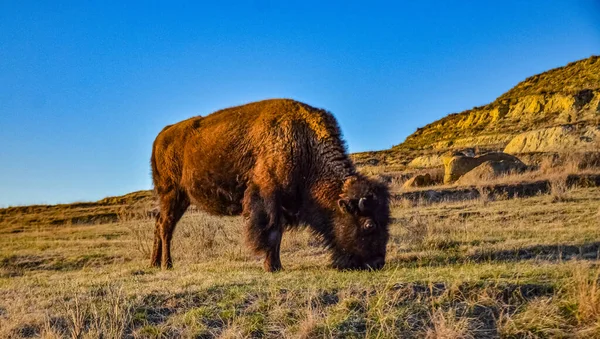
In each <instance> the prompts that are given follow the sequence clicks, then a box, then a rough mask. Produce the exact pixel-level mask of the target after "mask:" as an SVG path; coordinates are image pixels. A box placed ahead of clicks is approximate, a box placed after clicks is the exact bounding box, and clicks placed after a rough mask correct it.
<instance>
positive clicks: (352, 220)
mask: <svg viewBox="0 0 600 339" xmlns="http://www.w3.org/2000/svg"><path fill="white" fill-rule="evenodd" d="M337 205H338V206H337V207H338V208H337V210H336V213H335V217H334V226H333V233H334V234H333V239H332V242H331V245H332V246H331V248H332V250H333V254H332V259H333V266H334V267H336V268H338V269H380V268H382V267H383V265H384V264H385V252H386V245H387V241H388V237H389V235H388V223H389V219H390V209H389V192H388V189H387V186H385V185H384V184H382V183H380V182H377V181H373V180H370V179H367V178H365V177H363V176H353V177H350V178H349V179H347V180H346V181H345V183H344V187H343V190H342V194H341V195H340V199H339V200H338V201H337Z"/></svg>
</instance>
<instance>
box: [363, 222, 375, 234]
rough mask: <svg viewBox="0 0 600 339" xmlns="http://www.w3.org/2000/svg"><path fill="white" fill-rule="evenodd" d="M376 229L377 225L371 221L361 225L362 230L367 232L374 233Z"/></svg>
mask: <svg viewBox="0 0 600 339" xmlns="http://www.w3.org/2000/svg"><path fill="white" fill-rule="evenodd" d="M376 228H377V224H376V223H375V222H374V221H373V220H367V221H365V223H364V224H363V230H365V231H367V232H371V231H374V230H375V229H376Z"/></svg>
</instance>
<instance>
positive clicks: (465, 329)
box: [425, 308, 474, 339]
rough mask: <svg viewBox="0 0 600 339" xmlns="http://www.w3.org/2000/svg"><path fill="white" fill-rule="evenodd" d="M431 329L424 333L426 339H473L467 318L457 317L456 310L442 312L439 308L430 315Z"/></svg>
mask: <svg viewBox="0 0 600 339" xmlns="http://www.w3.org/2000/svg"><path fill="white" fill-rule="evenodd" d="M429 317H430V320H431V327H430V328H429V329H427V331H426V332H425V338H427V339H459V338H462V339H469V338H474V336H473V334H472V333H471V331H470V330H469V320H470V319H469V318H468V317H464V316H463V317H457V315H456V310H455V309H454V308H450V309H449V310H447V311H444V310H442V309H440V308H437V309H434V310H433V311H432V312H431V313H430V316H429Z"/></svg>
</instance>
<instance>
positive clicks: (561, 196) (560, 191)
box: [550, 178, 570, 202]
mask: <svg viewBox="0 0 600 339" xmlns="http://www.w3.org/2000/svg"><path fill="white" fill-rule="evenodd" d="M550 197H551V201H552V202H565V201H569V200H570V188H569V186H568V185H567V180H566V179H565V178H562V179H555V180H552V181H551V182H550Z"/></svg>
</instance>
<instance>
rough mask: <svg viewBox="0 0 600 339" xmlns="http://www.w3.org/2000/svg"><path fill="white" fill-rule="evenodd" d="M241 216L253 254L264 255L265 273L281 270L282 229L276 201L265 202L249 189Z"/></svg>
mask: <svg viewBox="0 0 600 339" xmlns="http://www.w3.org/2000/svg"><path fill="white" fill-rule="evenodd" d="M269 200H270V199H269ZM243 215H244V219H245V223H246V225H245V231H246V241H247V243H248V245H249V246H250V247H251V248H252V250H254V252H256V253H259V254H263V255H265V261H264V264H263V267H264V269H265V271H267V272H276V271H280V270H281V269H283V267H282V266H281V259H280V257H279V252H280V247H281V236H282V235H283V227H282V225H281V214H280V212H279V211H278V205H277V200H276V199H273V201H265V199H264V198H262V197H261V195H260V193H259V191H258V189H257V188H256V187H250V188H248V189H247V190H246V193H245V195H244V211H243Z"/></svg>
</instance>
